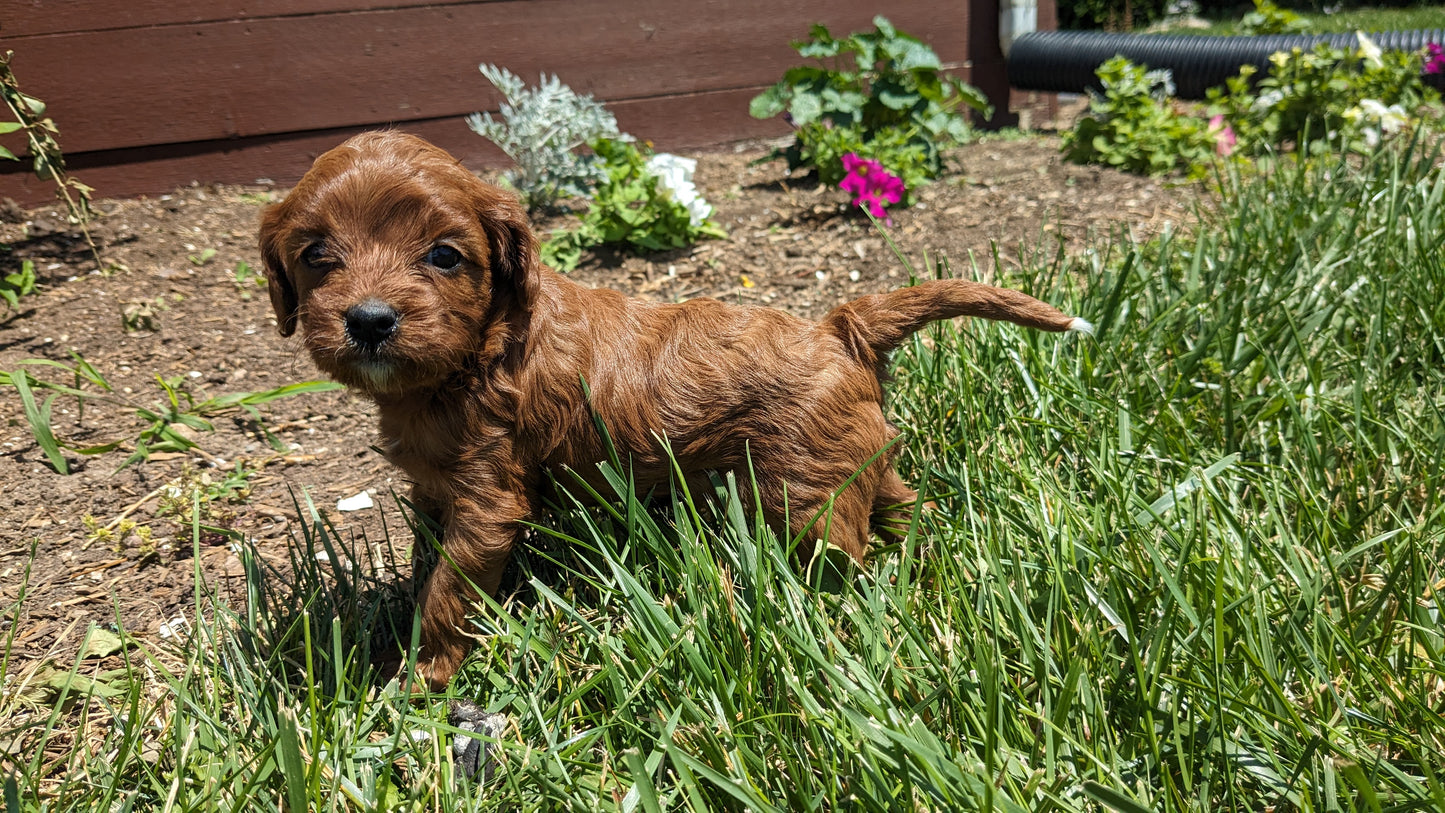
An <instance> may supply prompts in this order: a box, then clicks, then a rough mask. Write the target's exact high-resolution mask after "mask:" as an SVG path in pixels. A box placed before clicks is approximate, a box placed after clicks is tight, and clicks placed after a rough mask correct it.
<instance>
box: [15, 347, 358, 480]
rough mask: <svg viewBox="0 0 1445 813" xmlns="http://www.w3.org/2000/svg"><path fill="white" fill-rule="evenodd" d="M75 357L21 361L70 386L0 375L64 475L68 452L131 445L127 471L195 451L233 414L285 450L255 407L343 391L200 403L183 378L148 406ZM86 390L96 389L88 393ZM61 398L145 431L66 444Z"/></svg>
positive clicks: (283, 392)
mask: <svg viewBox="0 0 1445 813" xmlns="http://www.w3.org/2000/svg"><path fill="white" fill-rule="evenodd" d="M71 358H72V359H73V360H74V362H75V363H74V364H65V363H63V362H59V361H53V360H50V359H26V360H24V361H21V362H20V364H22V365H24V366H25V367H51V368H56V369H59V370H62V371H64V372H65V373H67V374H68V375H69V376H70V377H71V380H72V383H71V384H62V383H58V382H54V381H47V380H44V379H41V378H38V377H36V376H35V375H33V374H31V373H30V372H29V371H28V370H27V369H19V370H14V371H10V372H0V385H5V386H11V387H14V388H15V390H16V392H17V393H18V394H19V396H20V403H21V407H22V410H23V411H24V413H25V419H26V421H27V422H28V423H29V424H30V431H31V434H32V435H33V436H34V437H35V442H36V443H37V444H38V445H39V446H40V449H41V451H42V452H43V453H44V454H45V457H46V459H47V460H48V461H49V462H50V465H51V466H52V467H53V468H54V469H55V470H56V471H57V472H59V473H61V474H69V473H70V467H69V464H68V463H67V462H66V460H65V454H64V450H66V449H68V450H70V451H72V452H75V453H76V454H81V455H98V454H104V453H106V452H111V451H115V450H116V449H120V448H122V447H125V446H130V447H131V454H130V455H129V456H128V457H127V458H126V459H125V461H124V462H122V463H121V465H120V468H122V469H123V468H125V467H127V466H130V465H131V464H133V463H136V462H139V461H142V460H145V459H146V458H148V457H149V456H150V454H151V453H152V452H183V451H185V450H187V449H194V448H196V447H197V443H196V441H195V440H193V439H192V438H191V435H192V434H194V433H195V432H210V431H212V430H213V429H214V428H215V427H214V426H213V425H212V424H211V421H210V419H212V418H216V417H220V416H223V415H228V414H234V413H242V414H245V415H247V416H249V417H250V418H251V419H252V420H254V421H255V422H256V424H257V425H258V426H259V427H260V428H261V432H262V433H263V434H264V435H265V436H266V439H267V441H268V442H269V443H270V444H271V446H272V448H274V449H276V450H277V451H280V450H282V449H283V448H284V447H283V445H282V444H281V441H280V440H279V439H277V438H276V437H275V436H274V435H272V434H271V433H270V431H269V430H268V429H266V424H265V421H264V419H263V418H262V416H261V412H260V410H258V409H257V407H259V406H261V405H262V404H266V403H270V402H271V401H276V400H280V399H282V398H290V397H293V396H297V395H302V394H305V393H310V392H326V391H328V390H334V389H338V388H340V386H341V385H340V384H337V383H335V382H331V381H304V382H300V383H297V384H287V385H284V386H281V387H276V388H274V389H270V390H265V391H262V392H238V393H230V394H227V395H221V396H217V397H215V398H203V399H198V398H197V397H196V396H195V395H194V394H192V393H191V391H190V390H189V389H187V388H186V386H185V383H184V382H185V379H184V378H183V377H181V376H176V377H173V378H162V377H161V376H159V375H157V376H156V377H155V380H156V384H157V386H158V387H159V389H160V392H161V395H162V400H161V401H159V402H156V403H149V404H146V403H141V402H140V401H138V400H136V399H134V398H132V397H130V396H129V395H127V394H125V393H123V392H117V391H116V389H115V387H113V386H112V385H111V383H110V381H109V380H107V379H106V377H105V376H104V375H102V374H101V372H100V371H99V370H97V369H96V368H95V366H94V365H92V364H91V363H90V362H88V361H86V360H85V359H84V358H82V357H81V356H80V355H78V354H76V353H74V352H72V353H71ZM86 386H90V387H93V388H94V389H84V387H86ZM38 391H39V392H47V393H49V394H48V395H47V396H46V397H45V399H44V400H43V401H41V400H37V398H36V393H37V392H38ZM61 396H68V397H73V398H75V399H76V404H77V408H78V409H79V410H81V414H82V415H83V414H84V409H85V406H86V405H87V404H108V405H111V406H115V407H120V408H122V409H127V410H130V411H131V412H133V414H134V415H135V416H136V418H138V419H139V420H140V422H141V424H142V428H141V429H140V430H138V431H137V432H134V433H131V434H127V435H126V436H124V437H121V438H118V439H116V440H112V441H108V442H105V443H99V444H90V445H80V444H76V443H68V442H65V441H62V440H61V439H60V438H58V437H57V436H56V434H55V430H54V428H53V422H52V420H51V410H52V406H53V405H54V403H55V400H56V399H57V398H59V397H61Z"/></svg>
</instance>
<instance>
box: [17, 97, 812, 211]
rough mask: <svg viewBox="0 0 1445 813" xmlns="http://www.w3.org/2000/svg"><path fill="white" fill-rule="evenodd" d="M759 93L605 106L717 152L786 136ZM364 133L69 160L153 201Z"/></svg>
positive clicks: (481, 150)
mask: <svg viewBox="0 0 1445 813" xmlns="http://www.w3.org/2000/svg"><path fill="white" fill-rule="evenodd" d="M759 90H761V88H745V89H742V90H726V91H717V92H713V93H699V94H691V95H688V96H682V97H667V98H661V99H638V100H633V101H625V102H618V103H615V104H611V105H609V108H610V109H611V110H612V111H613V112H614V113H615V114H616V115H617V122H618V125H619V126H620V127H621V128H622V129H623V130H624V131H627V132H631V133H635V134H637V136H638V137H639V138H647V139H650V140H651V141H652V142H653V144H654V146H655V148H656V149H657V150H659V151H667V150H689V149H699V148H705V147H711V146H715V145H717V144H719V143H722V142H724V141H736V140H741V139H747V138H769V137H774V136H781V135H785V134H786V133H787V131H788V130H787V126H786V125H785V124H783V122H782V121H781V120H779V119H769V120H766V121H759V120H757V119H754V118H751V117H749V116H748V115H747V104H748V100H749V99H751V98H752V97H753V95H755V94H756V93H757V92H758V91H759ZM365 129H368V128H366V127H350V128H337V129H329V130H320V131H313V132H307V133H286V134H280V135H267V136H256V137H253V138H245V139H233V140H222V141H208V142H193V143H189V144H179V145H165V146H160V147H139V148H132V149H126V150H116V151H108V152H100V153H86V154H80V155H75V156H72V157H71V158H70V160H69V168H70V170H71V171H72V172H73V173H74V174H75V176H76V177H78V178H80V179H81V180H83V181H85V182H86V183H87V184H90V185H91V186H93V187H95V189H96V194H97V195H98V196H100V197H119V196H126V195H156V194H162V193H165V192H170V191H171V190H173V189H175V188H176V187H177V186H183V185H186V184H188V183H190V182H192V181H193V180H196V179H202V180H203V181H204V182H208V183H210V182H214V183H233V184H252V183H256V182H257V181H259V180H265V181H271V182H274V183H276V184H278V185H280V186H283V187H284V186H290V185H292V184H294V183H295V182H296V181H297V179H299V178H300V177H301V176H302V174H304V173H305V172H306V170H307V169H309V168H310V167H311V162H312V161H314V160H315V158H316V156H318V155H320V154H321V153H323V152H325V151H326V150H329V149H331V148H332V147H334V146H336V145H337V144H339V143H341V142H342V141H344V140H345V139H346V138H348V137H349V136H351V135H354V134H355V133H358V132H361V131H362V130H365ZM397 129H400V130H405V131H407V132H410V133H416V134H417V135H420V136H422V137H424V138H426V139H428V140H430V141H432V142H434V143H436V144H438V145H439V146H442V147H444V148H446V149H447V150H450V151H451V152H452V154H454V155H456V156H457V157H458V158H460V159H462V161H463V162H464V163H465V164H466V165H467V166H468V167H470V168H472V169H474V170H483V169H487V168H499V167H506V166H508V164H509V161H508V160H507V158H506V157H505V156H504V155H502V153H501V151H499V150H498V149H497V148H496V147H494V146H492V144H491V143H490V142H488V141H487V140H486V139H484V138H482V137H481V136H478V135H477V134H476V133H473V132H472V131H471V130H469V129H467V126H466V124H464V123H463V122H462V120H461V119H456V118H449V119H437V120H428V121H416V122H407V123H405V124H401V125H398V126H397ZM6 169H7V170H8V174H4V175H0V194H3V195H5V196H8V197H11V198H14V199H15V200H17V201H19V202H21V203H22V204H25V205H39V204H43V203H48V202H49V201H51V200H52V199H53V198H54V194H55V193H54V188H53V186H51V185H49V184H44V183H41V182H40V181H39V180H38V179H36V178H35V177H34V176H33V175H31V174H29V173H28V172H24V171H22V170H23V169H24V168H23V167H21V166H20V165H11V166H10V167H8V168H6Z"/></svg>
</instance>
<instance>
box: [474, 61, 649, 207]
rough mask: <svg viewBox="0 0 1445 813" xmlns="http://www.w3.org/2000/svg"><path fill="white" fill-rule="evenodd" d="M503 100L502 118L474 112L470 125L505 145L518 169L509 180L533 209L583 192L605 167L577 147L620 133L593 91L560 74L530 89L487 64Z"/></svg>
mask: <svg viewBox="0 0 1445 813" xmlns="http://www.w3.org/2000/svg"><path fill="white" fill-rule="evenodd" d="M481 71H482V75H483V76H485V77H486V78H487V79H488V80H490V81H491V83H492V84H493V85H496V87H497V90H499V91H501V93H502V98H503V99H504V101H503V102H502V104H501V107H500V110H499V113H500V115H501V118H500V120H498V119H493V118H492V115H491V114H490V113H473V114H472V115H470V116H468V117H467V126H468V127H470V128H471V129H472V131H473V132H475V133H477V134H478V135H480V136H482V137H483V138H485V139H487V140H488V141H491V142H492V143H493V144H496V145H497V146H498V147H500V148H501V150H502V152H504V153H506V154H507V157H508V158H511V159H512V161H513V162H514V163H516V165H517V168H516V169H514V170H511V171H509V172H507V173H506V175H505V176H504V178H505V180H506V181H507V182H508V183H510V184H512V186H514V187H515V188H516V189H517V191H518V192H519V193H520V194H521V196H522V199H523V202H525V203H526V204H527V206H528V207H529V208H531V209H533V210H543V209H550V208H552V207H553V206H554V205H555V204H556V202H557V200H558V199H559V198H561V197H583V196H586V195H587V194H588V192H589V191H590V189H591V187H592V184H594V183H596V182H598V181H600V180H602V178H603V171H602V169H601V167H600V166H599V165H598V162H597V159H596V157H595V156H592V155H587V154H585V153H579V152H577V149H578V148H579V147H581V146H583V145H584V144H587V143H589V142H592V141H595V140H596V139H599V138H618V137H620V133H619V131H618V129H617V119H616V118H615V117H613V115H612V114H611V113H609V112H607V109H606V108H605V107H603V106H602V103H601V102H598V101H597V100H595V99H593V98H592V96H591V95H586V96H579V95H578V94H577V93H576V92H575V91H573V90H572V89H571V88H569V87H567V86H566V85H564V84H562V81H561V80H560V79H558V78H557V77H556V76H552V77H551V78H548V77H547V75H546V74H543V75H542V84H541V85H540V86H538V87H536V88H528V87H527V86H526V84H525V83H524V82H523V81H522V80H521V79H520V78H518V77H517V76H516V75H515V74H513V73H512V72H511V71H509V70H507V69H506V68H499V67H497V66H496V65H482V66H481Z"/></svg>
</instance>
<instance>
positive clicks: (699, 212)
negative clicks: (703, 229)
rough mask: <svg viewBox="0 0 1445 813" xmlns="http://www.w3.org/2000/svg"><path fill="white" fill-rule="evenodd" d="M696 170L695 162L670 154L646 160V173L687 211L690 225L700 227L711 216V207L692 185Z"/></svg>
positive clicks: (661, 153) (657, 155)
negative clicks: (652, 176)
mask: <svg viewBox="0 0 1445 813" xmlns="http://www.w3.org/2000/svg"><path fill="white" fill-rule="evenodd" d="M696 169H697V161H696V160H694V159H692V158H683V157H682V156H680V155H673V154H672V153H666V152H660V153H657V154H656V155H654V156H652V157H651V158H649V159H647V171H648V172H651V173H652V174H653V175H656V176H657V185H658V186H660V187H662V188H663V189H665V190H666V191H667V192H668V193H670V194H671V195H672V198H673V200H676V201H677V202H678V203H681V204H682V205H683V208H685V209H687V214H688V219H690V220H691V221H692V225H694V226H701V225H702V224H703V221H705V220H707V218H708V216H709V215H711V214H712V207H711V206H709V205H708V203H707V201H705V200H703V199H702V195H700V194H698V191H697V187H696V186H694V185H693V183H692V173H693V171H694V170H696Z"/></svg>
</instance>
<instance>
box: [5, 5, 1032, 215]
mask: <svg viewBox="0 0 1445 813" xmlns="http://www.w3.org/2000/svg"><path fill="white" fill-rule="evenodd" d="M1042 2H1044V3H1046V4H1051V3H1052V2H1053V0H1042ZM996 3H997V0H965V2H963V3H957V2H947V1H946V0H897V2H894V3H893V4H892V5H890V6H888V7H887V8H885V9H882V11H883V12H884V13H885V14H886V15H887V16H888V17H889V18H890V19H891V20H892V21H893V22H894V24H895V25H897V26H898V27H899V28H900V29H902V30H904V31H908V32H910V33H912V34H914V35H916V36H918V37H920V38H921V39H923V40H925V41H926V42H928V43H929V44H930V45H931V46H932V47H933V48H934V49H935V50H936V51H937V52H938V54H939V56H940V57H941V58H942V59H943V60H944V61H945V64H946V65H948V66H949V67H950V69H952V70H954V71H955V72H956V73H958V74H960V75H961V76H963V77H964V78H965V79H969V78H970V77H971V75H972V74H974V73H975V72H977V73H979V74H985V73H989V72H999V71H1001V70H1002V68H1001V65H994V64H993V63H994V62H996V61H998V60H997V57H996V56H995V55H989V56H987V57H986V58H985V62H983V63H979V64H976V65H971V64H970V62H969V60H970V59H973V58H974V54H973V51H974V50H976V49H978V48H979V43H981V42H983V41H984V40H985V39H986V38H987V37H988V36H991V35H990V34H988V33H987V32H974V33H973V35H972V36H970V33H969V29H970V22H971V16H972V15H973V14H974V13H975V12H976V7H978V6H980V4H983V5H985V6H988V7H989V8H991V9H996ZM1050 8H1052V6H1051V5H1050ZM879 10H880V9H879V7H878V5H877V3H876V2H864V0H797V1H796V2H792V3H786V4H784V3H778V2H774V0H691V2H676V0H125V2H105V1H104V0H0V49H11V50H14V51H15V52H16V55H15V58H14V61H13V63H12V64H13V67H14V69H15V71H16V73H17V75H18V78H19V80H20V82H21V85H22V87H23V88H24V89H25V90H26V92H28V93H30V94H32V95H34V96H37V97H39V98H41V99H43V100H45V101H46V102H47V103H48V104H49V115H51V116H52V117H53V118H54V119H55V121H56V122H57V124H58V125H59V127H60V130H61V146H62V147H63V148H64V149H65V151H66V155H67V157H68V160H69V162H70V165H71V168H72V170H73V171H74V172H75V173H76V174H77V175H78V176H79V177H80V178H81V179H82V180H84V181H86V182H87V183H90V184H91V185H93V186H95V187H96V188H97V190H98V194H100V195H103V196H106V195H116V196H119V195H127V194H140V193H157V192H164V191H168V190H170V189H172V188H174V187H175V186H178V185H184V184H186V183H189V182H191V181H192V180H199V181H200V182H203V183H210V182H224V183H251V182H254V181H255V179H257V178H262V177H265V178H271V179H274V180H275V181H276V182H278V183H281V184H289V183H291V182H293V181H295V180H296V178H298V177H299V176H300V174H301V173H302V172H304V171H305V169H306V168H307V167H308V166H309V165H310V162H311V159H312V158H313V157H314V156H315V155H316V154H318V153H319V152H321V151H323V150H325V149H327V148H329V147H331V146H333V145H334V144H336V143H338V142H339V141H341V140H342V139H343V138H344V137H345V136H347V135H349V134H351V133H354V132H358V131H360V130H363V129H367V128H369V127H378V126H389V125H394V126H397V127H399V128H402V129H406V130H410V131H414V132H418V133H420V134H422V135H424V136H427V137H429V138H432V139H433V140H435V141H437V142H438V143H439V144H441V145H442V146H444V147H447V148H448V149H451V150H453V151H454V152H456V153H457V154H458V155H459V156H460V157H462V158H463V159H464V160H465V161H467V162H468V164H469V165H471V166H473V167H475V168H481V167H486V166H499V165H503V164H504V163H505V162H504V159H503V158H502V157H501V156H500V154H499V153H498V152H497V151H496V150H495V148H492V147H491V146H490V145H489V144H487V143H486V142H485V141H484V140H483V139H481V138H480V137H478V136H476V135H474V134H473V133H471V132H470V131H469V130H467V128H466V126H465V124H464V123H463V121H462V117H463V116H465V115H466V114H468V113H471V112H473V111H475V110H487V109H492V110H494V109H495V108H496V106H497V103H498V101H499V99H498V95H497V94H496V92H495V90H494V89H493V88H492V86H491V84H490V83H489V82H487V81H486V79H485V78H484V77H482V76H481V74H480V73H479V72H478V71H477V65H478V64H479V63H481V62H493V63H496V64H499V65H502V66H504V67H507V68H509V69H511V70H513V71H514V72H515V73H517V74H519V75H520V76H522V77H523V78H524V79H526V80H527V81H528V82H535V81H536V79H537V77H538V74H540V73H541V72H543V71H546V72H547V73H556V74H557V75H559V76H560V77H561V79H562V81H564V82H566V83H567V84H569V85H570V86H572V87H573V88H574V89H576V90H578V91H579V92H584V93H591V94H593V95H595V96H596V97H597V98H598V99H600V100H602V101H604V102H605V103H606V104H607V105H608V107H609V109H611V110H613V111H614V112H615V113H616V114H617V117H618V120H619V124H620V125H621V127H622V129H623V130H624V131H627V132H631V133H633V134H634V135H637V136H638V137H641V138H647V139H651V140H653V141H654V142H655V143H656V144H657V145H658V148H659V149H690V148H699V147H705V146H709V145H715V144H721V143H725V142H729V141H735V140H739V139H743V138H751V137H761V136H775V135H782V134H783V133H785V132H786V125H784V124H783V123H782V122H780V121H778V120H772V121H766V122H760V121H755V120H753V119H751V118H750V117H748V115H747V103H748V101H749V99H751V98H752V96H753V95H755V94H756V93H757V92H758V91H759V90H761V89H762V88H764V87H766V86H767V85H769V84H771V83H772V82H774V81H776V80H777V79H778V78H779V77H780V76H781V75H782V73H783V71H784V70H786V69H787V68H788V67H790V66H792V65H795V64H798V63H799V62H800V61H801V59H800V58H799V57H798V56H797V54H796V53H795V52H794V51H793V50H792V48H791V47H790V46H789V44H788V43H789V42H790V41H791V40H794V39H799V38H801V37H803V36H805V35H806V33H807V30H808V27H809V26H810V25H811V24H812V23H815V22H823V23H824V24H826V25H828V26H829V27H830V28H831V29H832V30H833V31H834V33H835V34H839V35H842V34H845V33H847V32H849V31H858V30H865V29H868V28H870V27H871V21H872V16H873V15H874V14H875V13H877V12H878V11H879ZM993 14H996V12H993ZM984 17H985V19H984V24H985V25H986V27H988V28H989V29H992V26H993V25H994V22H993V19H992V18H991V17H989V15H984ZM995 50H996V49H995ZM982 78H987V77H982ZM0 143H3V145H4V146H7V147H10V148H11V149H13V150H16V151H17V152H19V151H20V148H21V147H22V146H23V142H19V141H17V140H16V139H15V138H14V135H13V134H12V135H10V136H6V137H4V138H0ZM27 170H28V167H27V166H26V164H23V163H15V162H0V196H6V197H13V198H16V199H17V200H19V201H20V202H22V203H26V204H33V203H40V202H44V201H45V200H47V199H49V197H50V195H51V191H50V190H49V189H48V188H47V187H46V186H45V185H44V184H41V183H39V182H38V181H36V180H35V179H34V178H33V177H31V176H30V175H29V174H28V172H27Z"/></svg>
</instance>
